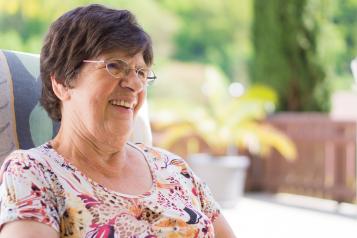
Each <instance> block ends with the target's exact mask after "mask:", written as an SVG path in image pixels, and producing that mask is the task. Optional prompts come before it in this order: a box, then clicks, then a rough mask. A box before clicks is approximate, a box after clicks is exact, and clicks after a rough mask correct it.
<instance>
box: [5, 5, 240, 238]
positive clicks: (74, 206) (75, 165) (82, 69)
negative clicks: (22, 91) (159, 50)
mask: <svg viewBox="0 0 357 238" xmlns="http://www.w3.org/2000/svg"><path fill="white" fill-rule="evenodd" d="M40 62H41V78H42V81H43V90H42V97H41V104H42V106H43V107H44V108H45V109H46V110H47V112H48V114H49V115H50V117H51V118H52V119H54V120H58V121H61V127H60V130H59V132H58V134H57V136H56V137H55V138H54V139H53V140H51V141H49V142H47V143H45V144H43V145H41V146H39V147H37V148H33V149H30V150H18V151H15V152H13V153H12V154H10V155H9V156H8V158H7V159H6V160H5V162H4V164H3V166H2V170H1V212H0V225H1V233H0V234H1V237H20V238H21V237H46V238H51V237H88V238H89V237H101V238H104V237H108V238H109V237H214V236H217V237H234V235H233V233H232V231H231V229H230V227H229V226H228V225H227V222H226V221H225V219H224V217H223V216H222V214H220V212H219V208H218V206H217V204H216V202H215V201H214V199H213V198H212V196H211V194H210V192H209V189H208V188H207V187H206V185H205V184H204V183H202V182H201V181H200V179H199V178H197V177H196V176H195V174H194V173H193V172H192V171H191V169H190V168H189V167H188V166H187V164H186V163H185V162H184V161H183V160H182V159H181V158H179V157H178V156H176V155H173V154H170V153H168V152H166V151H164V150H160V149H157V148H152V147H148V146H146V145H143V144H132V143H130V142H128V138H129V136H130V133H131V131H132V128H133V122H134V117H135V115H136V114H137V112H138V110H139V109H140V107H141V106H142V104H143V102H144V100H145V96H146V87H147V85H148V84H150V82H152V81H153V80H154V79H155V75H154V73H153V71H151V69H150V66H151V65H152V62H153V53H152V46H151V41H150V38H149V36H148V35H147V34H146V33H145V32H144V31H143V29H142V28H141V27H140V26H139V25H138V24H137V22H136V20H135V18H134V16H133V15H132V14H131V13H130V12H129V11H126V10H114V9H109V8H106V7H103V6H101V5H89V6H86V7H79V8H76V9H74V10H72V11H69V12H67V13H66V14H64V15H63V16H61V17H60V18H59V19H58V20H56V21H55V22H54V23H53V24H52V25H51V27H50V29H49V32H48V34H47V36H46V38H45V41H44V45H43V48H42V51H41V59H40Z"/></svg>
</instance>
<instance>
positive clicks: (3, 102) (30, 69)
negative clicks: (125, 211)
mask: <svg viewBox="0 0 357 238" xmlns="http://www.w3.org/2000/svg"><path fill="white" fill-rule="evenodd" d="M39 75H40V62H39V55H36V54H28V53H24V52H16V51H8V50H0V164H1V163H2V161H3V160H4V158H5V157H6V156H7V155H8V154H9V153H10V152H11V151H13V150H15V149H29V148H32V147H34V146H38V145H41V144H42V143H44V142H46V141H48V140H50V139H51V138H53V137H54V136H55V135H56V133H57V131H58V129H59V126H60V124H59V123H58V122H55V121H52V120H51V119H50V118H49V117H48V115H47V112H46V111H45V110H44V109H43V108H42V107H41V106H40V104H39V98H40V95H41V79H40V78H39ZM130 140H131V141H132V142H142V143H145V144H149V145H151V143H152V139H151V129H150V124H149V119H148V108H147V103H146V102H145V104H144V106H143V108H142V109H141V110H140V111H139V113H138V115H137V117H136V120H135V124H134V130H133V134H132V136H131V138H130Z"/></svg>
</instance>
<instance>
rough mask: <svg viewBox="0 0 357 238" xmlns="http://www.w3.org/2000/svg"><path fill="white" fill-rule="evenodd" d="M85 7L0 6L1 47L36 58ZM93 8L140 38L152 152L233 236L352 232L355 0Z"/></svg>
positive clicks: (37, 1)
mask: <svg viewBox="0 0 357 238" xmlns="http://www.w3.org/2000/svg"><path fill="white" fill-rule="evenodd" d="M88 3H93V2H92V1H87V0H76V1H73V0H61V1H48V0H11V1H8V0H0V48H1V49H8V50H16V51H24V52H29V53H37V54H38V53H39V52H40V49H41V45H42V39H43V38H44V34H45V33H46V31H47V29H48V27H49V24H50V23H51V22H52V21H53V20H55V19H56V18H57V17H59V16H60V15H61V14H63V13H64V12H66V11H68V10H70V9H72V8H74V7H76V6H79V5H83V4H88ZM96 3H102V4H105V5H107V6H111V7H115V8H125V9H129V10H131V11H132V12H133V13H134V14H135V15H136V17H137V19H138V21H139V23H140V24H141V25H142V26H143V28H144V29H145V30H146V31H147V32H148V33H149V34H150V35H151V37H152V39H153V44H154V55H155V64H154V66H153V69H154V71H155V73H156V75H157V77H158V79H157V81H156V82H155V83H154V85H152V86H150V88H149V89H148V99H149V111H150V121H151V126H152V130H153V144H154V145H155V146H160V147H164V148H166V149H168V150H170V151H173V152H175V153H177V154H179V155H180V156H182V157H183V158H184V159H187V161H188V162H189V163H190V164H191V166H192V168H193V169H194V171H195V172H196V173H197V174H199V176H201V177H202V178H203V179H204V180H205V181H207V183H208V184H209V185H210V186H211V187H212V190H213V193H214V196H216V198H217V199H218V200H219V202H220V203H221V205H222V206H223V207H224V212H225V214H226V216H227V217H228V218H229V221H230V223H231V224H232V226H233V228H234V229H235V231H236V232H237V236H239V237H258V236H259V237H260V236H261V235H264V236H265V237H282V236H283V235H284V236H287V235H289V236H290V237H294V236H292V235H294V234H295V235H296V237H301V236H302V235H305V236H306V237H314V236H313V235H312V234H315V233H314V232H313V231H316V236H317V235H319V236H320V235H322V233H321V232H323V231H325V233H326V234H325V235H324V236H325V237H337V236H340V235H342V234H351V233H350V232H352V230H353V229H354V230H353V231H354V232H356V228H354V226H355V225H354V223H352V222H355V219H356V218H357V209H356V207H355V205H354V204H355V203H356V138H357V136H356V135H357V134H356V131H357V130H356V122H357V91H356V90H357V85H356V81H355V79H354V77H353V71H354V72H356V73H357V66H356V64H357V62H355V66H354V67H355V68H353V67H352V66H353V65H354V64H353V63H352V62H353V60H354V58H355V57H356V56H357V0H210V1H205V0H175V1H172V0H171V1H170V0H131V1H125V0H106V1H96ZM353 69H354V70H353ZM221 167H222V171H221V170H219V169H220V168H221ZM225 176H226V177H227V178H225ZM232 181H234V183H232ZM223 185H229V186H231V187H225V186H223ZM217 187H218V188H217ZM243 191H244V192H243ZM237 201H238V203H237ZM289 209H290V210H289ZM280 211H281V213H280ZM274 213H276V214H278V215H277V217H278V218H276V219H275V220H274V219H272V218H271V217H270V216H272V215H269V214H274ZM315 216H316V217H315ZM294 219H297V220H294ZM316 219H317V220H318V222H316V223H314V224H315V225H314V226H312V225H311V223H312V220H314V221H316ZM289 222H290V223H289ZM305 223H306V224H305ZM282 224H283V226H282V227H285V228H284V229H282V228H281V225H282ZM296 224H302V225H301V226H302V228H304V225H305V226H306V227H305V229H301V226H296ZM319 224H320V225H321V228H320V227H319ZM329 224H333V225H331V226H330V225H329ZM352 224H353V225H352ZM277 226H279V227H280V228H279V229H277ZM257 227H260V228H261V229H255V228H257ZM294 229H296V230H294ZM330 229H335V230H330ZM259 232H261V233H259ZM269 232H270V233H269ZM299 232H305V233H299ZM334 232H335V233H334ZM344 232H346V233H344ZM335 235H336V236H335ZM343 237H350V236H348V235H346V236H343Z"/></svg>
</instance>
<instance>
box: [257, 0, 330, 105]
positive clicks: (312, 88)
mask: <svg viewBox="0 0 357 238" xmlns="http://www.w3.org/2000/svg"><path fill="white" fill-rule="evenodd" d="M306 6H307V3H306V0H299V1H295V0H264V1H259V0H256V1H255V5H254V12H255V19H254V25H253V39H254V48H255V55H254V61H253V64H252V69H251V72H252V80H253V82H260V83H264V84H266V85H269V86H271V87H273V88H274V89H275V90H276V91H277V92H278V94H279V96H280V104H279V109H280V110H292V111H310V110H318V111H321V110H327V109H328V108H326V104H322V102H327V101H328V100H329V94H328V93H329V91H328V87H326V85H325V84H324V83H325V82H324V79H325V73H324V71H323V68H322V67H321V65H320V63H319V61H318V54H317V34H318V30H319V26H318V24H317V20H316V19H315V15H311V14H310V12H308V11H306ZM315 14H316V13H315Z"/></svg>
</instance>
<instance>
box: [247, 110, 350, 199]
mask: <svg viewBox="0 0 357 238" xmlns="http://www.w3.org/2000/svg"><path fill="white" fill-rule="evenodd" d="M268 122H269V123H271V124H272V125H274V126H275V127H277V128H279V129H280V130H282V131H283V132H285V133H286V134H287V135H288V136H289V137H290V138H291V139H292V140H293V141H294V142H295V144H296V146H297V151H298V158H297V159H296V160H295V161H293V162H288V161H286V160H284V159H283V158H282V157H281V156H280V155H279V154H277V153H276V152H273V153H272V154H271V155H270V156H269V157H268V158H265V159H263V160H262V159H260V158H254V157H252V158H251V162H252V163H251V167H250V169H249V172H248V178H247V189H248V190H267V191H271V192H287V193H294V194H303V195H309V196H316V197H323V198H330V199H334V200H336V201H339V202H354V201H356V122H355V121H335V120H333V119H331V118H330V117H329V116H328V115H325V114H318V113H282V114H277V115H274V116H273V117H271V118H269V119H268Z"/></svg>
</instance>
